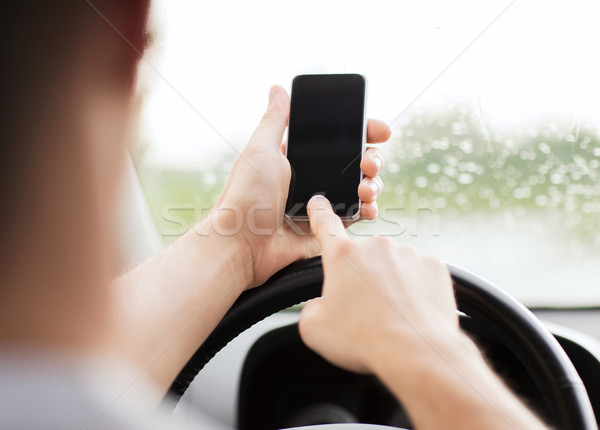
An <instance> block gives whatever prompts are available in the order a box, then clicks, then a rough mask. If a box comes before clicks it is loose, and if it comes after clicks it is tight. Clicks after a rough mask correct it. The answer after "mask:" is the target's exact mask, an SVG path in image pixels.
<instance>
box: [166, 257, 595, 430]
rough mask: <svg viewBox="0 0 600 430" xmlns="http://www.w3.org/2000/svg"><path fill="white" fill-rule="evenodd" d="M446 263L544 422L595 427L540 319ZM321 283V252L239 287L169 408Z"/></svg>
mask: <svg viewBox="0 0 600 430" xmlns="http://www.w3.org/2000/svg"><path fill="white" fill-rule="evenodd" d="M448 269H449V270H450V274H451V276H452V281H453V283H454V291H455V296H456V301H457V305H458V309H459V310H460V311H461V312H463V313H464V314H466V315H467V316H468V317H470V319H471V320H472V321H473V323H474V324H477V325H478V326H484V328H485V330H490V331H492V332H494V333H495V334H496V336H497V337H498V338H500V339H501V340H502V341H503V342H504V343H505V344H506V345H507V346H508V347H509V348H510V349H511V351H512V352H513V353H514V354H515V355H516V356H517V357H518V358H519V361H520V362H521V363H522V364H523V366H524V367H525V368H526V369H527V372H528V373H529V375H530V376H531V378H532V380H533V381H534V382H535V384H536V385H537V387H538V389H539V392H540V393H541V395H542V397H543V398H542V399H541V400H542V403H543V405H544V411H543V412H544V413H545V416H546V418H547V421H548V422H549V424H550V425H552V426H555V428H559V429H563V430H587V429H590V430H591V429H597V428H598V427H597V424H596V420H595V416H594V412H593V409H592V406H591V404H590V401H589V398H588V396H587V392H586V390H585V387H584V385H583V383H582V381H581V379H580V378H579V375H578V374H577V372H576V370H575V368H574V366H573V364H572V363H571V361H570V360H569V358H568V356H567V355H566V353H565V352H564V350H563V349H562V348H561V346H560V345H559V343H558V342H557V341H556V339H555V338H554V337H553V336H552V334H551V333H550V332H548V331H547V330H546V329H545V328H544V326H543V325H542V324H541V322H540V321H539V320H538V319H537V318H536V317H535V316H534V315H533V314H532V313H531V312H530V311H529V310H528V309H527V308H525V307H524V306H523V305H521V304H520V303H519V302H517V301H516V300H515V299H514V298H512V297H511V296H509V295H508V294H507V293H505V292H504V291H502V290H500V289H498V288H497V287H495V286H493V285H492V284H490V283H489V282H487V281H485V280H483V279H481V278H479V277H477V276H475V275H473V274H472V273H469V272H467V271H465V270H463V269H460V268H458V267H455V266H452V265H448ZM322 285H323V268H322V266H321V259H320V257H316V258H312V259H308V260H303V261H298V262H296V263H293V264H291V265H290V266H288V267H286V268H284V269H283V270H281V271H280V272H278V273H276V274H275V275H273V277H271V279H269V280H268V281H267V282H266V283H265V284H264V285H263V286H261V287H258V288H254V289H252V290H249V291H246V292H244V293H243V294H242V295H241V296H240V297H239V299H238V300H237V301H236V303H235V304H234V305H233V306H232V308H231V309H230V310H229V312H228V313H227V314H226V315H225V317H224V318H223V320H222V321H221V322H220V324H219V325H218V326H217V327H216V328H215V330H214V331H213V332H212V334H211V335H210V336H209V337H208V338H207V339H206V341H205V342H204V343H203V344H202V346H200V348H199V349H198V350H197V351H196V353H195V354H194V355H193V356H192V358H191V359H190V360H189V362H188V363H187V364H186V366H185V367H184V368H183V369H182V370H181V372H180V373H179V375H178V376H177V378H176V379H175V381H174V382H173V384H172V386H171V388H170V390H169V393H168V394H167V396H166V397H165V399H164V400H163V404H164V405H165V406H167V407H169V408H174V407H175V405H176V404H177V402H178V401H179V398H180V397H181V396H182V395H183V393H184V392H185V390H186V389H187V388H188V387H189V385H190V383H191V382H192V380H193V379H194V377H195V376H196V375H197V374H198V372H199V371H200V370H201V369H202V368H203V367H204V365H205V364H206V363H208V361H209V360H211V359H212V358H213V357H214V356H215V354H217V352H219V351H220V350H221V349H222V348H223V347H224V346H225V345H227V344H228V343H229V342H230V341H231V340H232V339H234V338H235V337H237V336H238V335H239V334H240V333H242V332H243V331H245V330H246V329H248V328H249V327H251V326H252V325H254V324H256V323H257V322H259V321H261V320H262V319H264V318H266V317H268V316H269V315H272V314H274V313H276V312H278V311H280V310H282V309H285V308H288V307H290V306H293V305H295V304H298V303H301V302H303V301H306V300H309V299H312V298H314V297H317V296H320V294H321V289H322ZM346 426H348V425H346ZM311 428H314V429H316V428H317V427H311ZM328 428H332V427H328ZM341 428H353V429H359V428H360V429H363V430H366V429H368V428H375V427H373V426H369V425H366V424H360V425H356V426H352V427H341ZM377 428H382V427H377Z"/></svg>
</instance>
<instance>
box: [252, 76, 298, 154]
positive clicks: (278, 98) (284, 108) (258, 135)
mask: <svg viewBox="0 0 600 430" xmlns="http://www.w3.org/2000/svg"><path fill="white" fill-rule="evenodd" d="M289 114H290V97H289V96H288V94H287V92H286V91H285V89H283V88H282V87H280V86H279V85H273V86H272V87H271V91H270V92H269V105H268V106H267V111H266V112H265V114H264V115H263V117H262V119H261V121H260V124H259V125H258V127H257V128H256V130H255V131H254V134H252V138H251V139H250V143H251V145H253V146H262V147H266V148H274V149H277V150H279V148H280V145H281V141H282V140H283V132H284V131H285V128H286V127H287V122H288V117H289Z"/></svg>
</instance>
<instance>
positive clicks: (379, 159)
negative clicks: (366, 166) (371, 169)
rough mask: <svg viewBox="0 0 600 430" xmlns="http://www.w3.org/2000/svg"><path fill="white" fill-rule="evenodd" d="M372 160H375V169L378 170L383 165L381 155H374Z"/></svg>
mask: <svg viewBox="0 0 600 430" xmlns="http://www.w3.org/2000/svg"><path fill="white" fill-rule="evenodd" d="M373 161H375V165H376V166H377V171H378V172H380V171H381V168H382V167H383V160H382V159H381V157H380V156H379V155H374V156H373Z"/></svg>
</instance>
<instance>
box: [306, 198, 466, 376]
mask: <svg viewBox="0 0 600 430" xmlns="http://www.w3.org/2000/svg"><path fill="white" fill-rule="evenodd" d="M308 213H309V218H310V226H311V228H312V230H313V231H314V233H315V235H316V238H317V239H318V241H319V243H320V244H321V248H322V249H323V257H322V258H323V270H324V276H325V283H324V285H323V296H322V297H321V298H317V299H314V300H311V301H310V302H309V303H307V304H306V305H305V306H304V309H303V310H302V318H301V320H300V333H301V335H302V338H303V340H304V342H305V343H306V344H307V345H308V346H309V347H310V348H312V349H314V350H315V351H317V352H318V353H319V354H321V355H323V356H324V357H325V358H326V359H327V360H329V361H331V362H333V363H335V364H337V365H339V366H341V367H344V368H346V369H348V370H352V371H356V372H368V373H371V372H374V371H375V366H376V363H373V359H374V358H376V357H377V356H378V354H377V351H381V350H383V349H386V348H388V347H389V345H397V344H401V345H403V350H404V351H405V352H404V356H400V357H398V362H399V363H400V364H399V365H401V363H402V361H403V360H406V361H407V362H409V361H411V360H413V359H415V357H413V355H418V356H419V357H418V358H416V359H421V358H422V354H423V353H425V352H426V350H427V349H428V344H432V345H437V343H441V342H444V343H445V342H452V341H453V340H454V339H457V338H459V337H460V336H462V335H461V334H460V331H459V327H458V318H457V315H456V304H455V302H454V296H453V292H452V284H451V281H450V276H449V274H448V270H447V269H446V267H445V266H444V265H443V264H442V263H441V262H440V261H438V260H435V259H433V258H430V257H421V256H418V255H417V254H416V252H415V251H414V250H413V249H412V248H411V247H408V246H400V245H396V244H394V243H393V242H392V241H391V240H389V239H387V238H383V237H372V238H369V239H366V240H364V241H361V242H355V241H352V240H351V239H350V238H348V235H347V234H346V231H345V230H344V227H343V225H342V222H341V220H340V218H339V217H337V216H336V215H335V214H334V213H333V211H332V209H331V205H330V204H329V202H328V201H327V199H325V198H324V197H321V196H315V197H313V198H312V199H311V200H310V202H309V206H308Z"/></svg>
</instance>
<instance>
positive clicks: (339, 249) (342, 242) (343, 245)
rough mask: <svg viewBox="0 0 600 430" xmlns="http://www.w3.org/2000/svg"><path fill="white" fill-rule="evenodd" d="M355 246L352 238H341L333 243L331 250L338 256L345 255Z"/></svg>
mask: <svg viewBox="0 0 600 430" xmlns="http://www.w3.org/2000/svg"><path fill="white" fill-rule="evenodd" d="M353 248H354V243H353V242H352V241H351V240H350V239H346V238H340V239H338V240H335V241H334V242H333V243H332V246H331V251H332V254H333V255H335V256H336V257H345V256H348V255H349V254H350V252H351V251H352V249H353Z"/></svg>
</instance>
